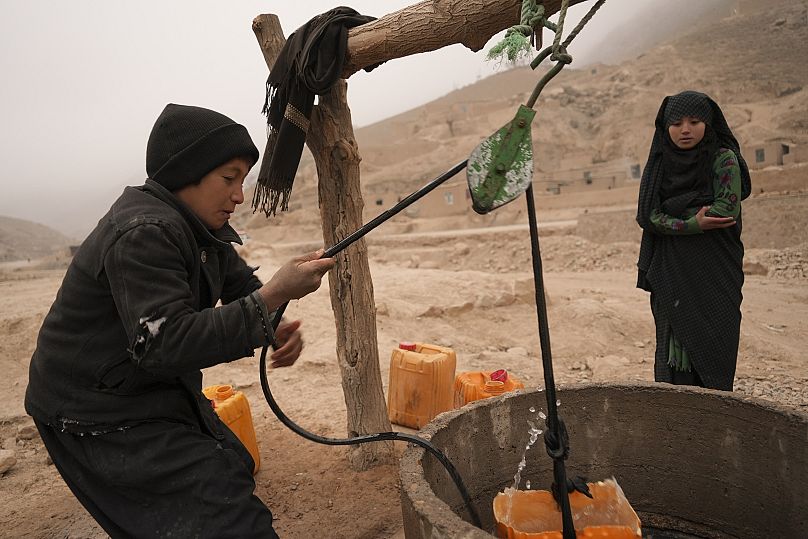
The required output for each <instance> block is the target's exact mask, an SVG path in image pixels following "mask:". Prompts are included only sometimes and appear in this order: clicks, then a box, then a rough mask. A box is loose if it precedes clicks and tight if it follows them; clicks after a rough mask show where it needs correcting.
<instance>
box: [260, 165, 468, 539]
mask: <svg viewBox="0 0 808 539" xmlns="http://www.w3.org/2000/svg"><path fill="white" fill-rule="evenodd" d="M466 163H468V160H464V161H461V162H460V163H458V164H456V165H455V166H453V167H452V168H451V169H449V170H447V171H446V172H444V173H443V174H441V175H440V176H438V177H437V178H435V179H434V180H432V181H431V182H429V183H428V184H426V185H424V186H423V187H421V188H420V189H418V190H417V191H415V192H414V193H411V194H410V195H408V196H406V197H405V198H403V199H401V201H400V202H398V203H397V204H396V205H395V206H393V207H392V208H390V209H389V210H387V211H385V212H384V213H382V214H380V215H378V216H377V217H376V218H374V219H373V220H371V221H369V222H368V223H367V224H365V225H364V226H362V227H361V228H360V229H359V230H357V231H356V232H354V233H353V234H351V235H349V236H348V237H346V238H345V239H343V240H342V241H340V242H339V243H337V244H335V245H333V246H331V247H330V248H329V249H328V250H327V251H325V253H324V254H323V256H322V258H330V257H332V256H334V255H336V254H337V253H339V252H340V251H342V250H343V249H345V248H346V247H348V246H349V245H350V244H352V243H353V242H355V241H356V240H358V239H360V238H362V237H363V236H364V235H365V234H367V233H368V232H370V231H371V230H373V229H374V228H376V227H377V226H379V225H380V224H382V223H383V222H385V221H387V220H388V219H390V218H391V217H393V216H394V215H396V214H397V213H399V212H400V211H401V210H403V209H404V208H406V207H407V206H409V205H410V204H412V203H413V202H415V201H416V200H418V199H420V198H421V197H423V196H424V195H426V194H427V193H429V192H430V191H432V190H433V189H435V188H436V187H438V186H439V185H440V184H442V183H444V182H445V181H446V180H448V179H449V178H452V177H453V176H455V175H456V174H457V173H458V172H460V171H461V170H463V169H464V168H466ZM288 304H289V303H288V302H287V303H284V304H283V305H281V306H280V307H279V308H278V310H277V311H276V312H275V317H274V318H273V319H272V329H273V331H274V330H276V329H277V328H278V325H279V324H280V321H281V317H282V316H283V312H284V311H285V310H286V306H287V305H288ZM267 348H268V347H267V346H264V348H263V350H261V361H260V364H259V369H260V371H259V375H260V378H261V389H262V390H263V392H264V398H265V399H266V401H267V404H269V407H270V408H271V409H272V411H273V412H274V413H275V416H277V418H278V419H279V420H280V421H281V423H283V424H284V425H286V426H287V427H289V428H290V429H291V430H292V431H294V432H295V433H297V434H299V435H300V436H302V437H303V438H306V439H307V440H311V441H312V442H317V443H318V444H324V445H356V444H365V443H369V442H384V441H389V440H392V441H401V442H410V443H413V444H415V445H418V446H420V447H423V448H424V449H426V450H427V451H428V452H429V453H431V454H432V455H433V456H434V457H435V458H436V459H438V461H439V462H440V463H441V464H443V467H444V468H446V471H447V472H448V473H449V476H450V477H451V478H452V480H453V481H454V483H455V486H457V490H458V491H459V492H460V496H461V497H462V498H463V501H464V502H465V504H466V509H467V510H468V512H469V515H470V516H471V520H472V521H473V522H472V523H473V524H474V525H475V526H477V527H478V528H481V529H482V527H483V526H482V521H480V515H479V514H478V513H477V510H476V509H475V508H474V505H473V504H472V503H471V497H470V496H469V493H468V491H467V490H466V487H465V485H464V484H463V480H462V479H461V478H460V474H458V473H457V470H456V469H455V467H454V466H453V465H452V463H451V462H450V461H449V459H448V458H447V457H446V455H444V454H443V453H441V452H440V451H439V450H438V449H437V448H436V447H435V446H434V445H432V444H431V443H429V441H427V440H425V439H423V438H419V437H418V436H414V435H412V434H405V433H401V432H380V433H377V434H366V435H363V436H355V437H353V438H326V437H324V436H319V435H317V434H313V433H311V432H309V431H307V430H305V429H304V428H302V427H301V426H300V425H298V424H297V423H295V422H294V421H292V420H291V419H289V418H288V417H287V416H286V414H284V413H283V410H281V408H280V406H278V403H277V402H275V398H274V397H273V396H272V392H271V391H270V389H269V381H268V380H267Z"/></svg>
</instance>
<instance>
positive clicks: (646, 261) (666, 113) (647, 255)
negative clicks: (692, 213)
mask: <svg viewBox="0 0 808 539" xmlns="http://www.w3.org/2000/svg"><path fill="white" fill-rule="evenodd" d="M684 116H692V117H694V118H699V119H701V120H702V121H703V122H704V123H705V124H706V128H705V134H704V139H702V141H701V142H700V143H699V144H698V145H697V146H696V147H695V148H693V149H690V150H681V149H679V148H678V147H677V146H676V145H675V144H674V143H673V141H672V140H671V138H670V135H669V134H668V127H670V125H671V124H673V123H674V122H676V121H678V120H680V119H681V118H683V117H684ZM654 125H655V126H656V130H655V131H654V138H653V140H652V141H651V150H650V152H649V154H648V162H647V163H646V164H645V169H644V170H643V174H642V180H641V182H640V195H639V198H638V203H637V223H639V225H640V226H641V227H642V229H643V236H642V244H641V246H640V259H639V261H638V262H637V267H638V268H639V279H638V282H637V286H638V287H640V288H643V289H645V290H648V284H647V283H646V281H645V273H646V272H647V271H648V267H649V265H650V263H651V258H652V256H653V236H652V232H651V222H650V217H651V212H652V211H653V210H654V209H660V210H662V211H663V213H666V214H668V215H673V216H678V215H680V214H681V213H682V212H683V211H684V210H685V209H686V208H688V207H693V206H694V205H697V204H705V205H706V204H709V203H710V202H712V200H713V191H712V181H711V180H712V174H713V172H712V167H713V161H714V160H715V156H716V152H717V151H718V150H719V149H721V148H726V149H730V150H732V151H733V152H735V156H736V157H737V158H738V166H739V167H740V168H741V199H742V200H743V199H745V198H746V197H748V196H749V194H750V193H751V192H752V181H751V178H750V177H749V167H748V166H747V165H746V161H745V160H744V158H743V156H742V155H741V147H740V145H739V144H738V140H737V139H736V138H735V136H734V135H733V134H732V131H731V130H730V128H729V125H727V120H726V119H725V118H724V113H723V112H722V111H721V108H720V107H719V106H718V104H717V103H716V102H715V101H713V100H712V99H710V97H708V96H707V95H705V94H703V93H700V92H694V91H685V92H682V93H680V94H676V95H674V96H668V97H666V98H665V99H664V100H663V101H662V105H661V106H660V107H659V112H658V113H657V117H656V120H655V122H654Z"/></svg>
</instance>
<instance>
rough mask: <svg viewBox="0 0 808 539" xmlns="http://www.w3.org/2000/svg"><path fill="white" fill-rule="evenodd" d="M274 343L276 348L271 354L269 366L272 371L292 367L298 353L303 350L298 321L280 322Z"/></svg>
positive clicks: (298, 355)
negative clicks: (277, 368)
mask: <svg viewBox="0 0 808 539" xmlns="http://www.w3.org/2000/svg"><path fill="white" fill-rule="evenodd" d="M275 343H276V344H277V346H278V348H277V349H276V350H275V351H274V352H272V355H271V356H270V359H271V361H270V364H269V366H270V367H272V368H273V369H274V368H276V367H289V366H291V365H294V363H295V361H297V358H299V357H300V352H301V351H302V350H303V337H302V335H301V333H300V320H295V321H294V322H289V323H288V324H287V323H285V322H281V325H280V326H278V329H277V330H275Z"/></svg>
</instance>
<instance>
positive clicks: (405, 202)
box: [272, 159, 469, 330]
mask: <svg viewBox="0 0 808 539" xmlns="http://www.w3.org/2000/svg"><path fill="white" fill-rule="evenodd" d="M468 162H469V160H468V159H464V160H463V161H461V162H459V163H458V164H456V165H455V166H453V167H452V168H450V169H449V170H447V171H446V172H444V173H443V174H441V175H440V176H438V177H437V178H435V179H434V180H432V181H431V182H429V183H428V184H426V185H424V186H423V187H421V188H420V189H418V190H417V191H415V192H413V193H410V194H409V195H407V196H406V197H404V198H402V199H401V200H400V201H399V202H398V203H397V204H396V205H395V206H393V207H391V208H390V209H388V210H385V211H384V212H382V213H380V214H379V215H377V216H376V217H374V218H373V219H371V220H370V221H368V222H367V223H365V224H364V225H362V226H361V227H359V228H358V229H357V230H356V231H355V232H353V233H352V234H350V235H348V236H347V237H345V238H344V239H342V240H340V241H339V242H337V243H335V244H334V245H332V246H331V247H329V248H328V249H326V251H325V252H324V253H323V256H321V257H320V258H331V257H332V256H334V255H335V254H337V253H339V252H340V251H342V250H343V249H345V248H346V247H348V246H349V245H351V244H352V243H353V242H355V241H356V240H358V239H360V238H362V237H363V236H365V235H366V234H367V233H368V232H370V231H371V230H373V229H374V228H376V227H377V226H379V225H380V224H382V223H384V222H385V221H387V220H389V219H390V218H391V217H394V216H395V215H397V214H398V213H400V212H401V211H402V210H403V209H404V208H406V207H407V206H410V205H411V204H412V203H414V202H416V201H418V200H419V199H421V198H423V197H424V196H425V195H427V194H429V193H430V192H431V191H433V190H434V189H435V188H436V187H438V186H439V185H441V184H442V183H445V182H447V181H448V180H450V179H451V178H453V177H455V176H456V175H457V173H458V172H460V171H461V170H463V169H464V168H466V164H468ZM287 305H289V302H288V301H287V302H286V303H284V304H283V305H281V306H280V307H278V310H277V311H275V318H273V319H272V329H273V330H276V329H278V325H279V324H280V323H281V317H283V313H284V311H286V306H287Z"/></svg>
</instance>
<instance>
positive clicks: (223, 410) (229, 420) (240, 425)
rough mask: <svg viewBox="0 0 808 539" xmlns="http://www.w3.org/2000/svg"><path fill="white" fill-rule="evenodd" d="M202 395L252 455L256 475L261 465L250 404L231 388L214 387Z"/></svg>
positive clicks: (209, 387)
mask: <svg viewBox="0 0 808 539" xmlns="http://www.w3.org/2000/svg"><path fill="white" fill-rule="evenodd" d="M202 393H204V394H205V396H206V397H207V398H208V400H210V401H211V402H212V403H213V409H214V410H216V414H218V416H219V419H221V420H222V423H224V424H225V425H227V426H228V427H230V430H232V431H233V434H235V435H236V437H237V438H238V439H239V440H241V443H243V444H244V447H246V448H247V451H249V452H250V455H252V458H253V461H255V469H254V470H253V474H256V473H258V468H259V466H260V464H261V455H260V454H259V452H258V441H257V440H256V439H255V428H254V427H253V421H252V415H251V414H250V404H249V402H247V397H246V396H245V395H244V393H242V392H241V391H235V390H234V389H233V386H229V385H214V386H208V387H206V388H204V389H203V390H202Z"/></svg>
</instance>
